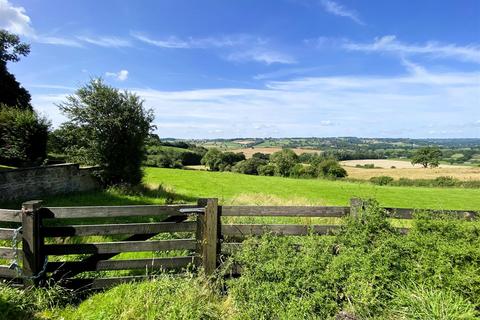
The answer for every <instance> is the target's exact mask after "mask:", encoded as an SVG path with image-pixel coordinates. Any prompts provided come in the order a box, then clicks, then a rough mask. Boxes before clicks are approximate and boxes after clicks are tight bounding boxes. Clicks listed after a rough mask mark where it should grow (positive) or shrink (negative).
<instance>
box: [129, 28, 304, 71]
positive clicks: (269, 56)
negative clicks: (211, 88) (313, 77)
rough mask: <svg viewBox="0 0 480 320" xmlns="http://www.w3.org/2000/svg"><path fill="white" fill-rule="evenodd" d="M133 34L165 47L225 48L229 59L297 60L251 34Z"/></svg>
mask: <svg viewBox="0 0 480 320" xmlns="http://www.w3.org/2000/svg"><path fill="white" fill-rule="evenodd" d="M131 35H132V36H133V37H134V38H136V39H137V40H139V41H142V42H144V43H147V44H150V45H153V46H157V47H160V48H165V49H210V48H223V49H226V50H227V52H229V53H227V54H223V56H224V57H226V59H227V60H229V61H237V62H249V61H254V62H261V63H265V64H273V63H281V64H292V63H296V60H295V59H294V58H293V57H292V56H291V55H289V54H286V53H282V52H279V51H278V50H274V49H271V48H269V46H268V40H266V39H262V38H259V37H254V36H251V35H245V34H240V35H231V36H224V37H207V38H191V37H190V38H185V39H181V38H178V37H174V36H170V37H167V38H163V39H153V38H151V37H148V36H146V35H144V34H142V33H138V32H132V33H131Z"/></svg>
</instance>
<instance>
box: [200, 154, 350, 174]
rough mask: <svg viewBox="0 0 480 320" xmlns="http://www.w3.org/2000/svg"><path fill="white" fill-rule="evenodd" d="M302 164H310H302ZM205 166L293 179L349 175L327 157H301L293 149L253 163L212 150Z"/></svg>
mask: <svg viewBox="0 0 480 320" xmlns="http://www.w3.org/2000/svg"><path fill="white" fill-rule="evenodd" d="M301 159H302V160H305V161H308V163H302V161H301ZM202 164H204V165H206V166H207V167H208V168H209V169H210V170H211V171H232V172H237V173H244V174H251V175H261V176H280V177H292V178H344V177H346V176H347V171H346V170H345V169H343V168H342V167H341V166H340V164H339V163H338V161H337V160H335V159H333V158H326V157H324V156H323V155H322V156H320V155H313V156H309V157H299V156H298V155H297V154H296V153H295V152H293V151H292V150H291V149H282V150H281V151H277V152H275V153H273V154H271V155H266V154H263V153H260V152H257V153H255V154H254V155H253V157H252V158H250V159H245V156H244V155H243V153H233V152H222V151H221V150H219V149H217V148H211V149H210V150H208V152H207V153H206V154H205V155H204V157H203V158H202Z"/></svg>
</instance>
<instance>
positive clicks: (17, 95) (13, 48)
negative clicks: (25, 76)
mask: <svg viewBox="0 0 480 320" xmlns="http://www.w3.org/2000/svg"><path fill="white" fill-rule="evenodd" d="M29 53H30V46H29V45H28V44H26V43H23V42H21V41H20V38H19V37H18V36H17V35H15V34H12V33H9V32H8V31H6V30H0V103H2V104H4V105H6V106H8V107H16V108H19V109H22V110H30V111H31V110H33V108H32V105H31V104H30V100H31V96H30V93H29V92H28V91H27V90H26V89H25V88H23V87H22V86H21V85H20V83H19V82H18V81H17V80H16V79H15V76H14V75H13V74H11V73H10V72H8V68H7V62H18V61H19V60H20V57H21V56H26V55H28V54H29Z"/></svg>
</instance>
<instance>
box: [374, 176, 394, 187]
mask: <svg viewBox="0 0 480 320" xmlns="http://www.w3.org/2000/svg"><path fill="white" fill-rule="evenodd" d="M393 180H394V179H393V178H392V177H389V176H378V177H371V178H370V182H371V183H373V184H376V185H379V186H386V185H389V184H391V183H392V182H393Z"/></svg>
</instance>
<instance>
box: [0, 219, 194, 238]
mask: <svg viewBox="0 0 480 320" xmlns="http://www.w3.org/2000/svg"><path fill="white" fill-rule="evenodd" d="M196 228H197V224H196V222H194V221H188V222H180V223H175V222H157V223H125V224H95V225H72V226H62V227H44V228H43V235H44V236H45V237H73V236H90V235H103V236H105V235H113V234H148V233H166V232H170V233H172V232H192V231H195V230H196ZM0 232H1V231H0ZM0 235H1V233H0Z"/></svg>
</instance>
